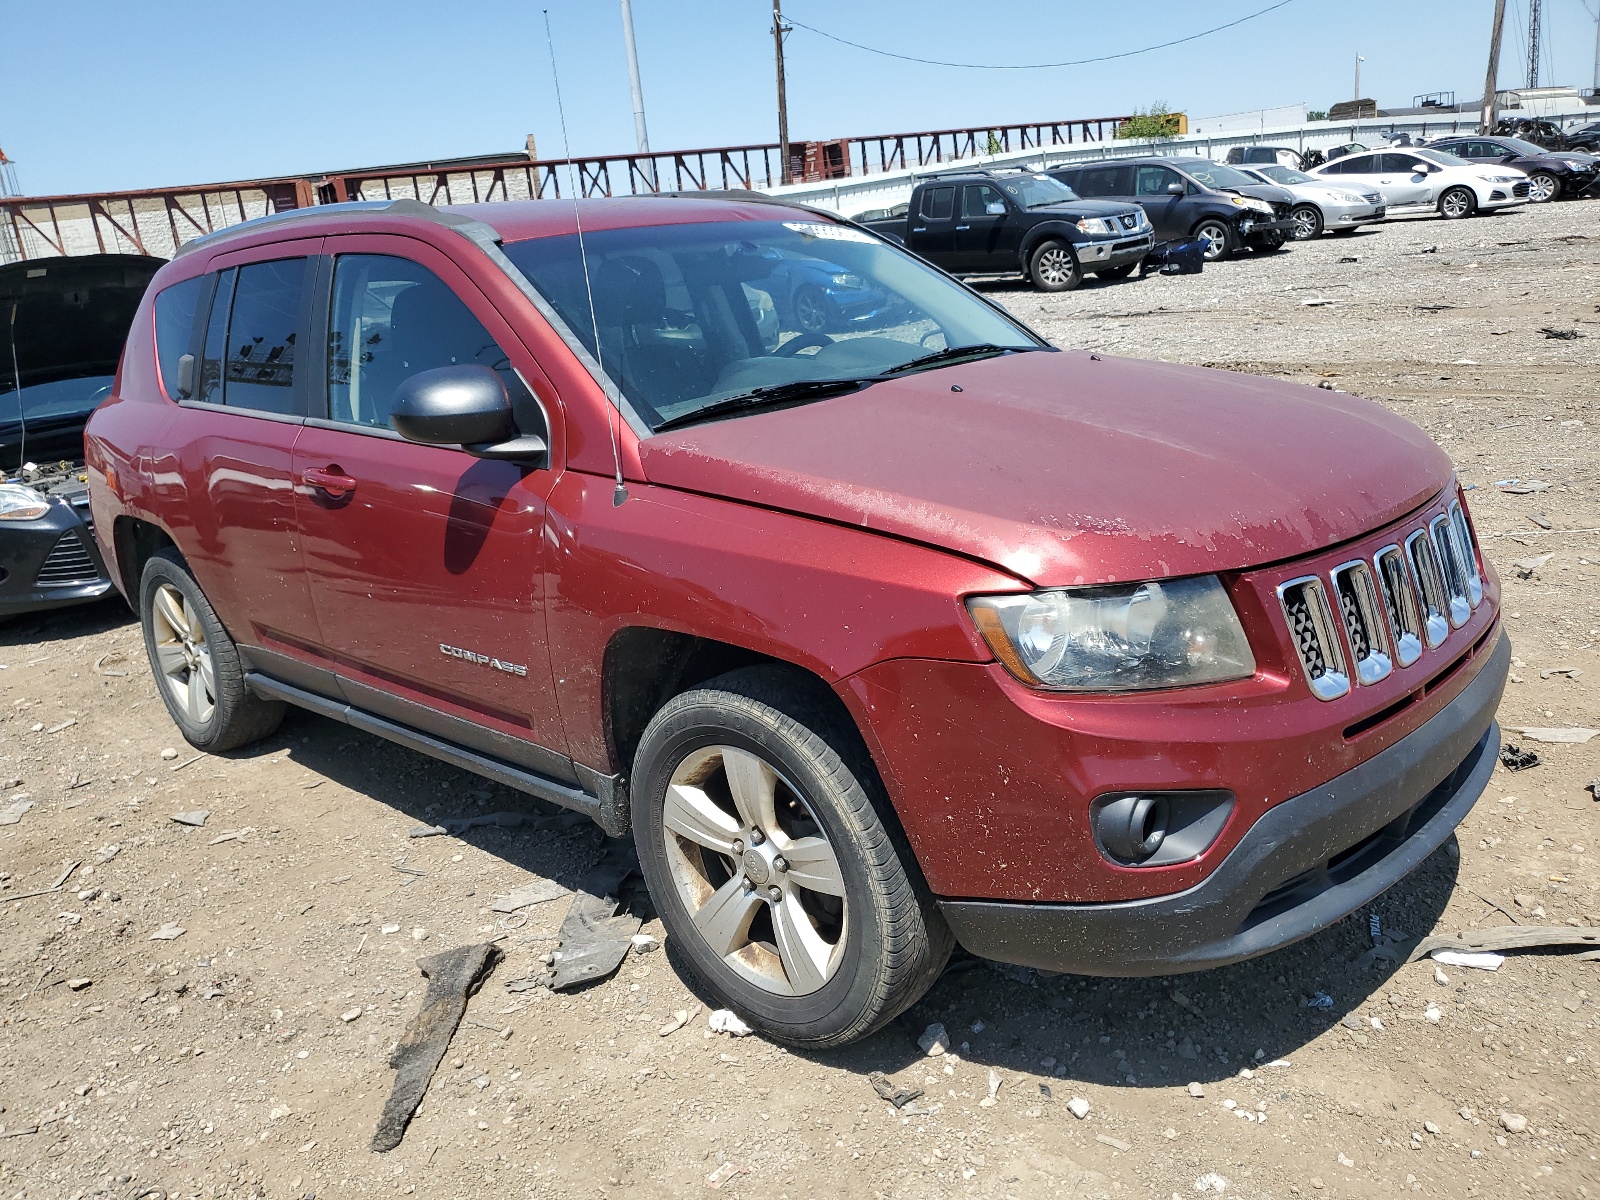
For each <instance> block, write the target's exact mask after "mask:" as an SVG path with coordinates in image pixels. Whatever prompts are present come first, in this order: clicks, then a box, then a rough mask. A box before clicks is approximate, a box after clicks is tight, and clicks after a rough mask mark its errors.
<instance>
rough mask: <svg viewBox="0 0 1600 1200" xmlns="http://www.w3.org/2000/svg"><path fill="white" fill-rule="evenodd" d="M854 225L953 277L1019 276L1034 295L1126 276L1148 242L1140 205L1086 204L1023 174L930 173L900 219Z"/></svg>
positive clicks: (1045, 179) (1043, 178)
mask: <svg viewBox="0 0 1600 1200" xmlns="http://www.w3.org/2000/svg"><path fill="white" fill-rule="evenodd" d="M862 215H863V216H869V215H870V214H862ZM861 224H863V225H865V226H866V227H867V228H868V229H871V230H873V231H874V232H876V233H880V234H883V235H885V236H887V237H891V238H893V239H894V240H895V241H897V242H900V243H901V244H902V245H904V246H905V247H906V248H907V249H908V250H910V251H912V252H913V253H915V254H919V255H921V256H922V257H923V258H925V259H927V260H928V261H929V262H931V263H932V264H933V265H934V266H936V267H942V268H944V269H945V270H946V271H948V272H950V274H952V275H1014V274H1018V273H1021V274H1022V275H1025V276H1026V277H1027V278H1028V280H1029V281H1030V282H1031V283H1032V284H1033V286H1034V287H1036V288H1038V289H1039V290H1040V291H1041V292H1064V291H1067V290H1069V289H1071V288H1075V287H1077V286H1078V284H1080V283H1082V282H1083V277H1084V275H1085V274H1091V275H1096V276H1098V277H1099V278H1101V279H1121V278H1123V277H1124V276H1127V275H1131V274H1132V273H1133V272H1134V271H1135V270H1136V269H1137V268H1138V266H1139V262H1140V260H1141V259H1143V258H1144V256H1145V255H1146V254H1148V253H1149V252H1150V245H1151V229H1150V222H1149V219H1148V218H1146V217H1145V215H1144V210H1143V209H1142V208H1140V207H1139V206H1138V205H1137V204H1131V203H1120V204H1119V203H1107V202H1105V201H1099V200H1084V199H1081V198H1079V196H1078V194H1077V193H1076V192H1074V191H1073V190H1072V189H1071V188H1069V187H1068V186H1067V185H1066V184H1064V183H1061V182H1060V181H1058V180H1055V179H1052V178H1050V176H1048V175H1041V174H1034V173H1031V172H1027V171H963V172H960V173H958V174H941V175H935V176H932V177H930V178H927V179H924V180H922V181H921V182H919V183H918V184H917V186H916V189H915V190H914V191H913V192H912V193H911V205H910V208H909V209H908V210H907V211H906V214H905V215H904V216H892V217H882V218H879V219H877V220H870V219H869V220H865V221H862V222H861Z"/></svg>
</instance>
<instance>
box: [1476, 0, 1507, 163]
mask: <svg viewBox="0 0 1600 1200" xmlns="http://www.w3.org/2000/svg"><path fill="white" fill-rule="evenodd" d="M1505 27H1506V0H1494V28H1493V29H1492V30H1490V32H1489V74H1488V76H1487V77H1486V78H1485V80H1484V83H1483V113H1482V115H1481V116H1480V117H1479V120H1478V132H1479V133H1493V132H1494V125H1495V89H1496V88H1498V87H1499V86H1500V35H1501V34H1502V33H1503V32H1505Z"/></svg>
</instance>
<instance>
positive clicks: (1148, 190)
mask: <svg viewBox="0 0 1600 1200" xmlns="http://www.w3.org/2000/svg"><path fill="white" fill-rule="evenodd" d="M1182 182H1183V181H1182V180H1181V179H1179V178H1178V173H1177V172H1176V171H1174V170H1172V169H1171V168H1170V167H1139V168H1138V169H1137V171H1136V174H1135V176H1134V183H1133V192H1134V195H1136V196H1165V195H1166V194H1167V185H1168V184H1172V183H1182Z"/></svg>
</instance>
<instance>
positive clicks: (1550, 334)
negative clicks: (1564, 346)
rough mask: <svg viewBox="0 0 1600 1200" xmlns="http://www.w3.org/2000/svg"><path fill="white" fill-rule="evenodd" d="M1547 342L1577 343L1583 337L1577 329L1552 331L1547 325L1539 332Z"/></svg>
mask: <svg viewBox="0 0 1600 1200" xmlns="http://www.w3.org/2000/svg"><path fill="white" fill-rule="evenodd" d="M1539 332H1540V333H1542V334H1544V337H1545V341H1547V342H1575V341H1577V340H1578V339H1579V338H1581V337H1582V336H1583V334H1581V333H1579V332H1578V331H1577V330H1576V329H1552V328H1551V327H1550V326H1548V325H1546V326H1544V327H1543V328H1542V329H1540V330H1539Z"/></svg>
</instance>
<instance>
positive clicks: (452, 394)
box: [389, 363, 546, 459]
mask: <svg viewBox="0 0 1600 1200" xmlns="http://www.w3.org/2000/svg"><path fill="white" fill-rule="evenodd" d="M389 423H390V424H391V425H393V426H394V427H395V429H396V430H397V431H398V432H399V434H400V436H401V437H403V438H405V439H406V440H407V441H410V442H420V443H422V444H423V445H428V446H460V447H461V448H462V449H463V450H465V451H467V452H468V453H469V454H475V455H477V456H478V457H479V458H501V459H529V458H541V457H543V455H544V453H545V451H546V445H545V440H544V438H542V437H539V436H536V435H533V434H519V432H518V430H517V422H516V418H515V417H514V416H513V415H512V411H511V397H510V396H508V395H506V387H505V384H504V383H502V382H501V381H500V376H498V375H496V374H495V373H494V372H493V371H491V370H490V369H489V368H488V367H485V366H483V365H481V364H479V363H463V364H458V365H456V366H450V367H436V368H435V369H434V370H432V371H423V372H421V373H420V374H417V375H413V376H411V378H409V379H407V380H406V381H405V382H404V383H402V384H401V385H400V386H399V387H398V388H396V389H395V394H394V407H393V408H392V409H391V410H390V412H389Z"/></svg>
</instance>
